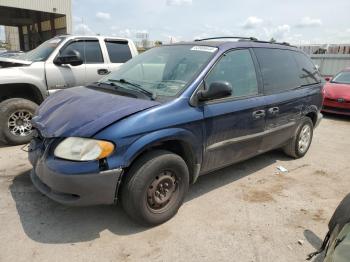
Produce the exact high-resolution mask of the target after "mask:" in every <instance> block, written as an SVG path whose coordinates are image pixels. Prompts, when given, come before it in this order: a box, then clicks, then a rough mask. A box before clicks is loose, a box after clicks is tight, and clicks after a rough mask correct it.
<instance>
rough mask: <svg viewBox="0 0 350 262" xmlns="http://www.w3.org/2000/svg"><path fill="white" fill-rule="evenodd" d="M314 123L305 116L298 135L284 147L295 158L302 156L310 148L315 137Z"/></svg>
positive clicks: (298, 129) (297, 132)
mask: <svg viewBox="0 0 350 262" xmlns="http://www.w3.org/2000/svg"><path fill="white" fill-rule="evenodd" d="M313 128H314V126H313V123H312V120H311V119H310V118H309V117H305V118H304V119H303V120H302V121H301V123H300V124H299V126H298V128H297V131H296V135H295V136H294V137H293V138H292V139H291V140H290V141H289V142H288V144H287V145H286V146H285V147H284V148H283V150H284V152H285V153H286V154H287V155H288V156H291V157H293V158H301V157H303V156H304V155H305V154H306V152H307V151H308V150H309V147H310V145H311V141H312V137H313Z"/></svg>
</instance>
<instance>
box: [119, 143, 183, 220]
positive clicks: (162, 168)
mask: <svg viewBox="0 0 350 262" xmlns="http://www.w3.org/2000/svg"><path fill="white" fill-rule="evenodd" d="M164 174H165V175H164ZM169 174H172V175H171V176H172V177H173V176H174V177H175V178H176V183H174V184H173V186H174V187H173V188H174V190H171V192H173V193H170V195H172V197H170V198H169V199H168V200H167V201H169V202H168V203H167V204H165V206H164V207H162V208H160V209H156V208H158V207H153V206H152V204H155V202H154V201H153V200H154V199H155V198H156V196H155V195H156V193H155V194H154V196H153V195H152V194H150V191H152V190H156V191H157V192H158V193H159V191H158V189H159V186H160V185H159V186H158V185H157V186H154V188H153V185H154V183H157V182H158V181H157V178H156V177H158V179H159V180H160V181H163V180H164V179H167V177H169ZM125 175H126V179H125V181H123V183H122V188H121V202H122V206H123V208H124V210H125V212H126V213H127V214H128V216H129V217H130V218H132V219H133V220H134V221H135V222H137V223H139V224H142V225H145V226H154V225H159V224H162V223H164V222H165V221H167V220H169V219H170V218H172V217H173V216H174V215H175V214H176V213H177V211H178V209H179V208H180V206H181V205H182V203H183V201H184V198H185V195H186V193H187V191H188V187H189V172H188V167H187V165H186V163H185V161H184V160H183V159H182V158H181V157H180V156H178V155H176V154H173V153H171V152H168V151H165V150H156V151H151V152H149V153H146V154H145V155H143V156H141V157H140V158H139V159H138V160H137V161H136V162H135V163H134V164H133V165H132V167H131V169H130V170H129V172H128V173H126V174H125ZM162 179H163V180H162ZM165 181H167V180H165ZM162 185H163V184H162ZM167 185H168V184H167ZM161 188H163V187H161ZM165 194H167V193H165ZM150 195H152V197H150ZM162 196H163V195H162ZM164 196H165V195H164ZM167 196H168V195H167ZM159 199H160V198H158V200H159ZM150 202H152V203H150Z"/></svg>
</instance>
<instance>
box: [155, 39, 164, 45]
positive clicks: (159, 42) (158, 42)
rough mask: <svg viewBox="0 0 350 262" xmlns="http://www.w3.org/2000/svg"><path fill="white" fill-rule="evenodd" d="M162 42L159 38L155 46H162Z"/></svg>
mask: <svg viewBox="0 0 350 262" xmlns="http://www.w3.org/2000/svg"><path fill="white" fill-rule="evenodd" d="M162 44H163V42H162V41H159V40H157V41H155V42H154V45H155V46H160V45H162Z"/></svg>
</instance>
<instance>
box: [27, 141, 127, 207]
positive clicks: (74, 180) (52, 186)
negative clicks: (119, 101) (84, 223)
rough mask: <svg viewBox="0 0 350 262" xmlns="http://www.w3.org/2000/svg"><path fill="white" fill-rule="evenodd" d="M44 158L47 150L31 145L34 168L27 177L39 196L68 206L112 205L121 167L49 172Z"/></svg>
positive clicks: (120, 174) (30, 153) (30, 158)
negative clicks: (39, 193) (74, 172)
mask: <svg viewBox="0 0 350 262" xmlns="http://www.w3.org/2000/svg"><path fill="white" fill-rule="evenodd" d="M32 143H35V142H32ZM36 143H37V142H36ZM46 156H47V150H44V149H43V148H42V147H40V146H39V147H38V146H37V145H36V148H34V146H33V145H31V147H30V152H29V160H30V162H31V163H32V165H33V170H32V171H31V174H30V178H31V180H32V182H33V184H34V186H35V187H36V188H37V189H38V190H39V191H40V192H41V193H43V194H44V195H46V196H47V197H49V198H51V199H52V200H54V201H56V202H59V203H61V204H64V205H70V206H87V205H100V204H106V205H108V204H113V203H115V201H116V189H117V187H118V184H119V182H120V180H121V176H122V173H123V170H122V169H121V168H118V169H112V170H106V171H100V172H91V173H78V174H65V173H63V172H59V171H55V170H52V169H50V168H49V167H48V165H47V163H46ZM81 164H84V163H81Z"/></svg>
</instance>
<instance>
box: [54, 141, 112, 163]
mask: <svg viewBox="0 0 350 262" xmlns="http://www.w3.org/2000/svg"><path fill="white" fill-rule="evenodd" d="M114 148H115V147H114V145H113V143H111V142H108V141H103V140H96V139H89V138H80V137H68V138H66V139H64V140H63V141H62V142H61V143H60V144H59V145H58V146H57V147H56V148H55V151H54V155H55V156H56V157H59V158H63V159H67V160H73V161H91V160H98V159H101V158H105V157H107V156H109V155H110V154H111V153H112V152H113V151H114Z"/></svg>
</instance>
